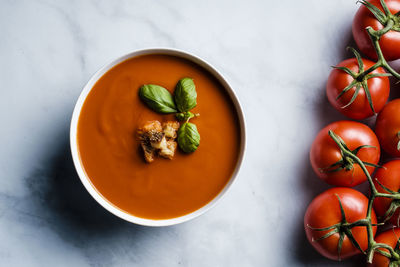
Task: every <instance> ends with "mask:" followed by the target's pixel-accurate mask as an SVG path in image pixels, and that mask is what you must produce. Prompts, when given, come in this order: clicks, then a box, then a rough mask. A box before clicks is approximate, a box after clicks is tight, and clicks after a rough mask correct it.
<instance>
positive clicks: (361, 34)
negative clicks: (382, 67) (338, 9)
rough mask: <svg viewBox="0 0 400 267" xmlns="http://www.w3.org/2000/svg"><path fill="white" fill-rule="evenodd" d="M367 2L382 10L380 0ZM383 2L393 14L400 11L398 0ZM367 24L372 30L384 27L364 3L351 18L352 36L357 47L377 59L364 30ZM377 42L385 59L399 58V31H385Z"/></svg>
mask: <svg viewBox="0 0 400 267" xmlns="http://www.w3.org/2000/svg"><path fill="white" fill-rule="evenodd" d="M368 2H370V3H371V4H373V5H374V6H376V7H377V8H379V9H380V10H381V11H382V12H383V8H382V6H381V4H380V0H371V1H368ZM385 3H386V5H387V6H388V8H389V10H390V12H391V13H392V14H393V15H394V14H396V13H397V12H399V11H400V1H399V0H386V1H385ZM397 24H398V23H397ZM368 26H371V27H372V28H373V29H374V30H380V29H383V28H384V26H383V25H382V24H381V23H380V22H379V21H378V20H377V19H376V18H375V16H374V15H373V14H372V13H371V11H369V10H368V8H366V7H365V6H364V5H361V7H360V8H359V9H358V11H357V13H356V15H355V17H354V20H353V36H354V39H355V41H356V43H357V46H358V48H359V49H360V50H361V51H362V52H363V53H364V54H365V55H367V56H368V57H369V58H371V59H373V60H377V55H376V53H375V49H374V47H373V45H372V42H371V39H370V37H369V35H368V33H367V31H366V30H365V28H366V27H368ZM379 44H380V46H381V49H382V53H383V55H384V57H385V59H386V60H388V61H391V60H395V59H399V58H400V49H399V47H400V32H397V31H393V30H391V31H389V32H387V33H386V34H385V35H383V36H382V37H381V39H380V41H379Z"/></svg>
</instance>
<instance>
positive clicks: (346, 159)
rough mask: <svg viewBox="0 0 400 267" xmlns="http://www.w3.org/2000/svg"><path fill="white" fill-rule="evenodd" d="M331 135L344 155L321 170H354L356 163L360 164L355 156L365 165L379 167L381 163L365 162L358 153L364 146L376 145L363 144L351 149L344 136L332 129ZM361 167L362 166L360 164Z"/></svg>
mask: <svg viewBox="0 0 400 267" xmlns="http://www.w3.org/2000/svg"><path fill="white" fill-rule="evenodd" d="M328 134H329V136H330V137H331V138H332V139H333V141H334V142H335V143H336V144H337V145H338V146H339V148H340V153H341V155H342V158H341V159H340V160H339V161H337V162H335V163H333V164H332V165H330V166H328V167H326V168H323V169H320V171H321V172H338V171H341V170H346V171H353V170H354V164H358V165H360V164H359V162H358V161H357V160H355V158H357V159H358V160H359V161H360V162H361V163H362V164H363V166H364V167H365V166H371V167H375V168H379V167H380V166H379V165H376V164H373V163H369V162H364V161H361V160H360V159H359V158H358V157H357V156H356V155H357V154H358V152H359V151H360V150H361V149H363V148H375V149H376V147H374V146H370V145H363V146H359V147H357V148H356V149H354V150H350V149H349V148H348V147H347V145H346V143H345V142H344V141H343V139H342V138H340V136H338V135H337V134H335V133H334V132H333V131H332V130H330V131H329V132H328ZM360 167H361V168H362V166H361V165H360Z"/></svg>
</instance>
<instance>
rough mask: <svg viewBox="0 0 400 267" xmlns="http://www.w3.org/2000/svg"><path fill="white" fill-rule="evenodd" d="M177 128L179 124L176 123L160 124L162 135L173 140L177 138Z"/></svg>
mask: <svg viewBox="0 0 400 267" xmlns="http://www.w3.org/2000/svg"><path fill="white" fill-rule="evenodd" d="M179 126H180V125H179V122H177V121H168V122H164V123H163V124H162V127H163V132H164V135H165V136H166V137H168V138H172V139H175V138H176V137H177V131H178V129H179Z"/></svg>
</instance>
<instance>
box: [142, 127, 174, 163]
mask: <svg viewBox="0 0 400 267" xmlns="http://www.w3.org/2000/svg"><path fill="white" fill-rule="evenodd" d="M178 129H179V122H177V121H168V122H164V123H163V124H162V125H161V123H160V122H159V121H149V122H146V123H145V124H144V125H143V126H142V127H141V128H139V129H138V130H137V133H138V136H139V140H140V145H141V147H142V149H143V152H144V158H145V160H146V162H149V163H151V162H153V161H154V158H155V155H156V154H158V155H159V156H160V157H163V158H167V159H172V158H173V156H174V155H175V151H176V148H177V143H176V141H175V139H176V137H177V131H178Z"/></svg>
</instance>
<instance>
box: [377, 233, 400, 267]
mask: <svg viewBox="0 0 400 267" xmlns="http://www.w3.org/2000/svg"><path fill="white" fill-rule="evenodd" d="M399 237H400V229H398V228H397V229H390V230H386V231H384V232H382V233H380V234H379V235H377V236H376V237H375V241H376V242H377V243H384V244H387V245H389V246H391V247H392V248H395V247H396V243H397V241H398V239H399ZM381 250H382V251H386V252H389V251H388V250H387V249H381ZM397 253H399V251H397ZM389 263H390V260H389V258H387V257H385V256H383V255H381V254H379V253H378V252H375V254H374V259H373V261H372V264H370V266H371V267H388V266H389ZM399 265H400V262H397V265H393V266H399Z"/></svg>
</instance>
